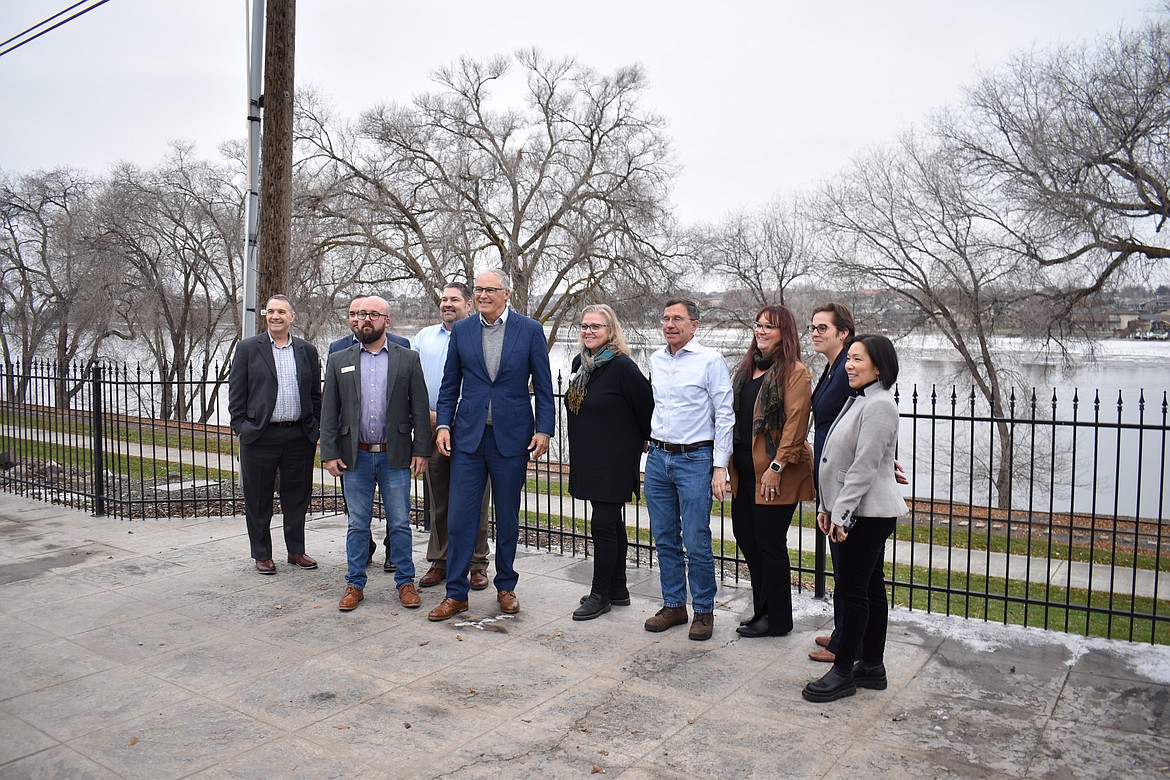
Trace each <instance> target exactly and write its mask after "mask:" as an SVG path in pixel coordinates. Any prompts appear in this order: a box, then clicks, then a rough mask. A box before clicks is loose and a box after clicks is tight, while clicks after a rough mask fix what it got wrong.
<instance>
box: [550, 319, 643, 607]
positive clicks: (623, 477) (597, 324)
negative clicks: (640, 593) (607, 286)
mask: <svg viewBox="0 0 1170 780" xmlns="http://www.w3.org/2000/svg"><path fill="white" fill-rule="evenodd" d="M565 406H566V407H568V414H567V415H566V420H567V423H568V431H569V493H570V494H571V495H572V496H573V498H576V499H579V500H583V501H589V502H590V503H591V505H592V517H591V518H590V531H591V532H592V536H593V585H592V588H591V589H590V591H589V595H588V596H585V597H583V598H582V599H581V605H580V607H579V608H578V609H577V610H576V611H575V612H573V620H592V619H593V618H596V617H600V616H601V615H604V614H605V613H606V612H609V610H610V607H611V605H614V604H617V605H619V606H627V605H629V603H630V591H629V590H628V589H627V587H626V548H627V544H628V539H627V537H626V521H625V518H624V517H623V516H622V510H623V508H624V507H625V504H626V502H627V501H629V500H630V497H631V496H636V495H638V494H639V492H640V490H639V487H640V481H639V478H638V475H639V468H638V467H639V464H640V460H641V457H642V452H643V451H644V450H645V445H646V440H647V439H648V438H649V437H650V415H651V413H652V412H653V411H654V395H653V393H652V392H651V390H650V382H649V380H647V379H646V377H645V376H643V375H642V372H641V371H640V370H639V369H638V366H637V364H636V363H634V361H633V360H631V359H630V348H629V346H628V345H627V344H626V339H625V336H624V335H623V334H622V327H621V325H620V324H619V323H618V319H617V315H615V314H614V312H613V309H611V308H610V307H609V306H606V305H605V304H604V303H599V304H594V305H592V306H586V307H585V308H584V309H583V310H582V312H581V354H579V355H578V356H577V357H575V358H573V376H572V378H571V379H570V380H569V388H568V390H567V391H566V392H565Z"/></svg>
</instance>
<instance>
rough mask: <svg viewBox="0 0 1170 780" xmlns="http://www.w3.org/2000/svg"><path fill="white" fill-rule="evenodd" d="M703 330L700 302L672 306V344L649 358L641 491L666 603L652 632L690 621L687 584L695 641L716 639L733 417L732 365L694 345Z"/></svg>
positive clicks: (665, 321) (667, 315)
mask: <svg viewBox="0 0 1170 780" xmlns="http://www.w3.org/2000/svg"><path fill="white" fill-rule="evenodd" d="M698 329H699V307H698V305H697V304H696V303H695V302H694V301H690V300H686V299H673V300H670V301H667V302H666V307H665V309H664V310H663V313H662V335H663V337H664V338H665V339H666V346H665V347H663V348H662V349H660V350H658V351H657V352H655V353H654V354H653V355H651V356H650V383H651V385H652V386H653V388H654V416H653V418H652V419H651V422H650V452H649V454H648V455H647V457H646V481H645V486H644V488H643V492H644V495H645V496H646V508H647V510H648V511H649V513H650V529H651V531H652V532H653V534H654V545H655V547H656V548H657V550H658V564H659V568H658V572H659V577H660V579H661V583H662V600H663V608H662V609H661V610H659V611H658V614H656V615H654V617H652V618H650V619H648V620H647V621H646V630H647V631H665V630H666V629H668V628H671V627H672V626H679V625H683V624H684V623H686V622H687V620H688V619H689V618H688V615H687V606H686V604H687V585H688V583H689V585H690V590H691V603H692V606H693V607H694V611H695V619H694V622H693V623H691V629H690V634H689V636H690V638H691V639H695V640H700V641H701V640H705V639H710V638H711V632H712V630H713V627H714V624H715V615H714V611H715V591H716V587H717V586H716V581H715V558H714V555H713V553H712V551H711V496H712V494H714V495H715V497H716V498H718V499H719V500H720V501H722V500H723V497H724V494H725V491H726V489H727V462H728V460H729V459H730V458H731V431H732V426H733V424H734V413H733V412H732V407H731V396H732V388H731V372H730V371H729V370H728V368H727V361H725V360H724V359H723V356H722V355H721V354H719V353H718V352H716V351H714V350H712V349H709V348H708V347H705V346H703V345H702V344H700V343H699V342H698V341H696V340H695V333H696V332H697V331H698ZM684 545H685V548H686V553H685V556H684V553H683V548H684Z"/></svg>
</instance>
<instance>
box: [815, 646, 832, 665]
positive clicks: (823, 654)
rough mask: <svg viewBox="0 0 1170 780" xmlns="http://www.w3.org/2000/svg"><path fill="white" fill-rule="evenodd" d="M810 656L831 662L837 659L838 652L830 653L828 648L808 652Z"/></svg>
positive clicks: (817, 659) (816, 659) (823, 661)
mask: <svg viewBox="0 0 1170 780" xmlns="http://www.w3.org/2000/svg"><path fill="white" fill-rule="evenodd" d="M808 657H809V658H811V659H812V660H814V661H820V662H821V663H824V664H831V663H833V662H834V661H836V660H837V654H836V653H830V652H829V651H828V650H824V649H822V650H813V651H812V652H811V653H809V654H808Z"/></svg>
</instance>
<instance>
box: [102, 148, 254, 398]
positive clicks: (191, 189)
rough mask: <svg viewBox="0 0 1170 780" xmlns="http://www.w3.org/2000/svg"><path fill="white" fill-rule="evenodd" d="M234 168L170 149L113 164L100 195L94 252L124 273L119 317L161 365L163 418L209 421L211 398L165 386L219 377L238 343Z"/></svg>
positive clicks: (238, 208)
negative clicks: (136, 162)
mask: <svg viewBox="0 0 1170 780" xmlns="http://www.w3.org/2000/svg"><path fill="white" fill-rule="evenodd" d="M233 171H234V169H230V168H228V167H217V166H214V165H212V164H210V163H208V162H204V161H199V160H194V159H192V158H191V157H190V155H189V150H187V149H184V148H182V147H176V148H175V150H174V152H173V153H172V155H171V156H170V158H168V159H167V160H166V161H165V162H164V163H163V164H162V165H161V166H159V167H158V168H156V169H154V170H150V171H141V170H139V169H137V168H135V167H133V166H122V167H120V168H118V169H117V170H116V171H115V172H114V173H113V176H112V178H111V179H110V181H109V183H108V185H107V187H106V189H105V191H104V192H103V194H102V196H101V198H100V212H99V214H100V223H99V230H98V232H97V236H96V238H95V242H96V246H97V247H98V248H99V250H100V251H101V252H102V253H103V254H104V255H105V256H106V257H109V258H111V259H112V261H114V262H121V263H123V264H124V267H125V268H126V269H127V279H128V281H129V282H130V285H131V290H132V293H130V294H127V295H126V296H125V298H124V300H123V302H122V305H121V311H120V314H121V316H122V317H123V318H124V319H125V321H126V323H127V324H128V327H129V328H130V329H131V330H132V331H133V333H134V335H135V337H136V341H135V343H136V344H140V345H142V346H143V347H144V348H145V349H146V350H147V352H148V353H149V356H150V358H151V359H152V360H153V362H154V364H155V365H156V366H157V367H158V372H159V377H160V379H161V380H163V382H162V387H163V388H164V391H165V397H164V400H163V408H162V409H161V410H159V413H160V414H161V415H162V416H163V417H164V418H167V419H171V418H173V419H179V420H186V419H192V418H194V419H199V420H200V421H203V420H206V419H208V418H209V416H210V415H211V414H212V413H213V411H214V403H215V402H214V398H215V394H214V393H211V394H210V395H209V396H203V398H204V401H203V402H202V406H201V408H196V404H197V403H199V397H200V396H197V395H195V394H193V393H192V394H184V393H182V392H180V393H175V394H172V393H171V392H170V390H171V388H172V387H190V386H191V385H190V382H191V380H198V381H199V382H202V381H206V380H208V379H212V380H214V381H218V382H222V381H224V379H225V377H226V370H227V365H226V364H227V356H228V354H229V353H230V350H231V348H232V347H233V346H234V344H235V342H236V340H237V339H238V337H239V333H240V321H239V316H240V315H239V301H238V298H237V296H238V294H239V290H240V279H239V273H240V269H242V268H243V259H242V239H241V236H240V225H241V224H242V218H243V196H242V193H241V192H240V191H239V190H238V189H237V188H236V187H235V186H234V185H233V183H232V182H233V177H232V173H233ZM183 382H187V383H188V384H186V385H184V384H183Z"/></svg>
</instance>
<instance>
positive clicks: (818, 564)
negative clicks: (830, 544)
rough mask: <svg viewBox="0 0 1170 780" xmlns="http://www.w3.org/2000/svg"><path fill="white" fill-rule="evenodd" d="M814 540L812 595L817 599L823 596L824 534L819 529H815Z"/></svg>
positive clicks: (824, 577)
mask: <svg viewBox="0 0 1170 780" xmlns="http://www.w3.org/2000/svg"><path fill="white" fill-rule="evenodd" d="M815 534H816V536H815V537H814V538H815V539H816V541H815V542H814V545H813V595H814V596H816V597H817V598H818V599H823V598H824V597H825V579H826V576H825V538H826V537H825V535H824V534H823V533H821V531H820V529H819V528H818V529H815Z"/></svg>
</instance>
